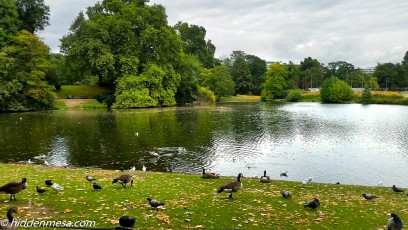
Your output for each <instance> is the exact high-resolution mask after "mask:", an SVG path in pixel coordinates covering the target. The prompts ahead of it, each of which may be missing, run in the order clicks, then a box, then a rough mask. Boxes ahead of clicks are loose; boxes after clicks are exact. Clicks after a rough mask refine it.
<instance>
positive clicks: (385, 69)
mask: <svg viewBox="0 0 408 230" xmlns="http://www.w3.org/2000/svg"><path fill="white" fill-rule="evenodd" d="M398 75H399V72H398V66H397V65H396V64H394V63H390V62H389V63H384V64H377V66H376V67H375V68H374V73H373V76H374V77H376V78H377V79H378V84H379V85H380V87H381V88H387V89H389V88H391V87H395V86H396V84H395V82H396V79H397V78H398Z"/></svg>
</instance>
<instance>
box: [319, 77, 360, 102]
mask: <svg viewBox="0 0 408 230" xmlns="http://www.w3.org/2000/svg"><path fill="white" fill-rule="evenodd" d="M353 96H354V92H353V90H352V89H351V87H350V86H349V85H348V84H347V83H346V82H344V81H342V80H340V79H338V78H336V77H329V78H327V79H326V80H324V81H323V82H322V85H321V86H320V99H321V101H322V102H323V103H343V102H348V101H351V100H352V99H353Z"/></svg>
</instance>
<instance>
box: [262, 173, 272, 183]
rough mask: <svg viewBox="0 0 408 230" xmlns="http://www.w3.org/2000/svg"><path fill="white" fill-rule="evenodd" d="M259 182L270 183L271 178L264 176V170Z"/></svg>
mask: <svg viewBox="0 0 408 230" xmlns="http://www.w3.org/2000/svg"><path fill="white" fill-rule="evenodd" d="M259 182H262V183H269V182H271V178H270V177H269V176H267V175H266V170H264V175H263V176H261V179H260V180H259Z"/></svg>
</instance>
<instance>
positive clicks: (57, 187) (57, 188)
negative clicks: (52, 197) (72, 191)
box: [51, 183, 64, 192]
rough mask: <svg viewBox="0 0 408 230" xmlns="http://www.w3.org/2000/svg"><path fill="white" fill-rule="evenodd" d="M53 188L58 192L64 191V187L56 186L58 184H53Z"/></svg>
mask: <svg viewBox="0 0 408 230" xmlns="http://www.w3.org/2000/svg"><path fill="white" fill-rule="evenodd" d="M51 188H52V189H54V190H55V191H57V192H58V191H62V190H64V187H62V186H61V185H59V184H56V183H54V184H52V185H51Z"/></svg>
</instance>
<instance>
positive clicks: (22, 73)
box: [0, 30, 55, 111]
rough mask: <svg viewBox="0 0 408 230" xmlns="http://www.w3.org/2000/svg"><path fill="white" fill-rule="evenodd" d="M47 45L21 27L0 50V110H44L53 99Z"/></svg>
mask: <svg viewBox="0 0 408 230" xmlns="http://www.w3.org/2000/svg"><path fill="white" fill-rule="evenodd" d="M51 65H52V64H51V61H50V59H49V48H48V47H47V46H46V45H45V44H44V43H43V42H42V41H41V40H40V39H39V38H38V37H37V36H35V35H33V34H31V33H30V32H28V31H25V30H22V31H21V32H19V33H18V35H17V37H16V38H15V42H14V43H13V44H10V45H8V46H5V47H3V48H2V49H1V51H0V110H1V111H22V110H39V109H47V108H50V107H51V106H52V102H53V100H54V96H55V95H54V93H53V90H54V89H55V88H54V87H53V86H50V85H49V84H48V82H47V81H45V79H46V75H47V73H48V72H49V71H50V67H51Z"/></svg>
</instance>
